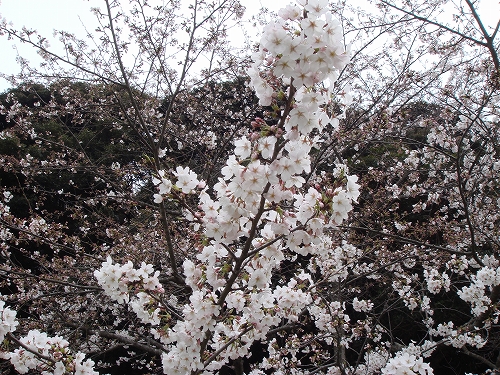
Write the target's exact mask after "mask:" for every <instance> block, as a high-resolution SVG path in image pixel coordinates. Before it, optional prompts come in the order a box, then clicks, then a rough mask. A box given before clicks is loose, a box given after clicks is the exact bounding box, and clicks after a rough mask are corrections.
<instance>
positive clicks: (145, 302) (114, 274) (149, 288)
mask: <svg viewBox="0 0 500 375" xmlns="http://www.w3.org/2000/svg"><path fill="white" fill-rule="evenodd" d="M159 274H160V272H159V271H155V270H154V269H153V266H152V265H150V264H146V263H144V262H142V264H141V267H140V268H139V269H135V268H134V265H133V263H132V262H131V261H128V262H127V263H125V264H123V265H120V264H117V263H113V260H112V259H111V257H110V256H108V258H107V260H106V262H104V263H102V266H101V268H100V269H99V270H96V271H94V276H95V278H96V279H97V282H98V283H99V285H101V286H102V288H103V289H104V293H105V294H106V295H108V296H109V297H110V298H111V299H113V300H114V301H116V302H118V303H121V304H123V303H128V304H129V305H130V306H131V308H132V310H133V311H134V312H135V313H136V314H137V316H138V317H139V318H140V319H141V320H142V322H144V323H152V324H159V323H160V317H159V313H160V308H159V307H158V306H157V300H156V299H155V298H154V295H155V294H156V295H157V294H159V293H163V287H162V285H161V284H160V282H159V280H158V276H159ZM131 295H132V297H130V296H131ZM151 307H153V308H151Z"/></svg>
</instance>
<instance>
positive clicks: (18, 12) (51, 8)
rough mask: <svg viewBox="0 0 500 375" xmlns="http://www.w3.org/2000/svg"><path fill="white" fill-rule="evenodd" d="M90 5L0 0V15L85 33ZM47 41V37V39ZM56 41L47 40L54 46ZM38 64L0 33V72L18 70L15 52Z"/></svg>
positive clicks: (280, 2) (99, 3)
mask: <svg viewBox="0 0 500 375" xmlns="http://www.w3.org/2000/svg"><path fill="white" fill-rule="evenodd" d="M241 2H242V4H243V5H244V6H245V7H246V8H247V11H246V16H250V15H252V14H256V13H257V12H258V10H259V9H260V7H261V4H263V5H265V6H266V7H267V8H269V9H270V10H272V11H278V10H279V9H280V8H282V7H283V6H286V4H289V3H290V2H293V0H272V1H269V0H260V1H259V0H241ZM92 7H103V0H0V17H2V18H5V19H6V20H7V21H10V22H12V23H13V25H14V26H15V27H16V28H20V27H22V26H27V27H30V28H33V29H36V30H37V31H38V32H39V33H40V34H42V35H44V36H45V35H46V36H47V37H52V34H53V30H54V29H57V30H66V31H70V32H73V33H74V34H76V35H77V36H81V37H83V36H84V35H85V27H84V26H83V25H85V26H86V27H87V28H88V29H89V30H90V31H91V30H93V28H95V25H96V23H95V20H94V16H93V15H92V14H91V12H90V8H92ZM48 39H49V40H50V38H48ZM55 44H56V43H51V45H55ZM14 45H15V46H16V47H15V48H17V51H19V54H20V55H21V56H23V57H25V58H28V60H29V61H31V62H33V63H35V62H37V63H36V64H37V65H38V62H39V61H40V59H39V58H38V57H37V55H36V52H35V51H34V49H33V48H32V47H28V46H23V45H22V44H19V43H14V41H9V40H7V38H6V37H5V36H0V51H1V53H0V72H2V73H5V74H13V73H17V72H18V71H19V68H18V65H17V63H16V56H17V52H16V49H14ZM8 87H9V85H8V83H7V81H6V80H4V79H2V78H0V92H2V91H4V90H6V89H7V88H8Z"/></svg>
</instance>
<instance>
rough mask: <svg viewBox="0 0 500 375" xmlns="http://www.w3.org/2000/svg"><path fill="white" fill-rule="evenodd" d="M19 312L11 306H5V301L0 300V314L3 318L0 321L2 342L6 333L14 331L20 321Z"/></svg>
mask: <svg viewBox="0 0 500 375" xmlns="http://www.w3.org/2000/svg"><path fill="white" fill-rule="evenodd" d="M16 315H17V313H16V312H15V311H14V310H11V309H10V308H9V307H7V306H5V302H4V301H0V316H1V317H2V320H1V321H0V342H2V341H3V340H4V338H5V335H7V333H9V332H14V331H15V330H16V327H17V326H18V324H19V322H18V321H17V319H16Z"/></svg>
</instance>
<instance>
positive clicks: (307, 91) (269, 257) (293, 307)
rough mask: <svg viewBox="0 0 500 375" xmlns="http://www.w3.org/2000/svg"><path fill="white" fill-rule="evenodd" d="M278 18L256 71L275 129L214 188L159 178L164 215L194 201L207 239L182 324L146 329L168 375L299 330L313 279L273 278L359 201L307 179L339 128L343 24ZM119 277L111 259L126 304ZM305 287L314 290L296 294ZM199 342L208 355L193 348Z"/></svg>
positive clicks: (196, 225)
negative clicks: (336, 89)
mask: <svg viewBox="0 0 500 375" xmlns="http://www.w3.org/2000/svg"><path fill="white" fill-rule="evenodd" d="M280 16H281V18H280V19H279V20H278V21H276V22H273V23H271V24H270V25H268V26H267V27H266V28H265V30H264V36H263V37H262V39H261V43H260V48H259V51H258V52H256V53H254V55H253V60H254V63H253V65H252V66H251V67H250V69H249V71H248V72H249V75H250V78H251V85H252V86H253V87H254V88H255V90H256V93H257V96H258V98H259V100H260V103H261V104H262V105H266V106H271V107H272V109H273V111H274V113H275V115H276V116H277V120H276V124H274V125H271V124H268V123H267V122H266V121H265V120H263V119H260V118H259V119H256V120H255V121H254V122H253V123H252V125H253V132H252V133H251V134H249V135H247V136H244V137H242V138H239V139H237V140H235V142H234V144H235V149H234V155H231V156H230V157H229V158H228V160H227V162H226V165H225V167H224V168H222V171H221V172H222V177H220V178H219V182H218V183H217V184H215V185H214V186H213V187H211V188H210V189H209V187H207V186H206V183H205V182H204V181H201V180H199V179H198V176H197V174H196V173H195V172H193V171H192V170H190V169H189V168H188V167H180V166H179V167H177V168H176V170H175V171H173V172H169V171H166V170H159V171H158V175H157V177H154V178H153V182H154V184H155V185H156V186H157V189H158V193H157V194H155V202H156V203H158V204H163V203H164V202H168V201H170V200H176V201H178V200H179V197H180V195H179V194H182V195H183V196H187V195H194V196H197V199H198V201H199V207H198V210H197V211H196V212H193V211H192V210H188V211H187V214H188V216H187V217H188V218H190V220H191V221H192V225H193V229H194V230H195V231H196V232H197V233H199V235H200V237H201V238H202V241H201V242H200V243H198V244H197V245H196V248H197V250H198V254H197V255H196V257H195V258H194V259H189V258H188V259H186V260H184V264H183V269H184V277H185V280H186V283H187V285H188V286H189V287H190V288H191V289H192V291H193V292H192V294H191V296H190V297H189V301H190V302H189V303H187V304H185V305H184V308H183V319H179V320H177V321H176V322H171V323H169V324H167V325H166V326H163V325H162V324H160V322H161V319H162V318H161V314H160V313H158V315H156V316H157V318H158V319H160V322H158V321H156V318H154V319H153V318H150V319H149V321H148V322H149V323H151V324H152V332H153V333H154V335H155V336H156V338H158V339H160V341H162V342H163V343H164V345H165V347H166V353H165V354H164V355H163V356H162V357H163V367H164V371H165V372H166V373H172V374H173V373H179V374H184V373H190V372H192V373H199V372H201V371H202V370H205V371H207V370H208V371H217V370H218V369H220V368H221V367H222V366H224V365H225V364H226V363H227V362H228V361H230V360H234V359H236V358H239V357H242V356H246V355H249V349H250V347H251V345H252V343H253V342H254V341H258V340H261V339H265V338H266V335H267V334H268V332H269V331H270V330H271V329H272V328H273V327H276V326H278V325H280V322H281V321H282V320H285V321H294V320H297V319H298V315H299V314H302V311H303V310H304V308H306V307H307V306H308V305H309V304H311V303H313V298H312V290H313V289H314V286H313V284H314V283H313V282H312V278H311V275H309V274H308V273H306V272H304V271H302V272H301V273H300V274H298V275H297V276H295V277H293V278H292V279H291V280H290V281H289V282H288V283H287V284H286V285H284V286H275V285H274V283H273V282H272V280H271V278H272V275H273V270H276V269H278V268H279V267H280V264H281V263H282V262H283V261H284V260H285V259H288V258H290V257H291V258H293V257H294V255H293V254H294V253H295V254H300V255H302V256H306V255H308V254H311V255H313V256H316V255H318V254H320V253H321V252H322V251H327V249H326V248H325V246H324V245H323V243H324V241H325V238H324V236H325V234H324V233H325V232H324V228H328V227H332V226H333V227H335V226H337V225H339V224H341V223H342V222H343V221H344V220H345V219H346V218H347V215H348V213H349V211H350V210H351V209H352V203H353V202H355V201H356V199H357V197H358V196H359V192H358V188H359V185H357V184H356V182H355V181H356V179H355V177H354V176H348V175H346V174H345V172H344V171H343V170H339V173H338V175H337V181H336V185H335V187H334V188H331V187H329V184H326V185H325V186H324V187H323V188H322V186H321V184H320V183H318V182H316V183H314V184H311V183H306V180H305V179H304V177H303V175H304V174H306V175H310V174H311V172H312V170H311V157H310V152H311V150H312V148H313V147H315V141H314V138H313V137H311V135H312V133H313V132H321V131H322V130H323V128H325V127H326V126H327V125H328V124H331V123H335V119H334V118H331V117H330V116H329V115H328V114H327V112H326V108H327V107H328V104H329V103H330V101H331V100H332V97H331V94H332V90H333V85H334V82H335V79H336V76H337V72H338V71H339V70H341V69H342V68H343V67H344V66H345V64H346V63H347V61H348V53H347V52H346V50H345V47H344V46H343V44H342V32H341V29H340V27H339V23H338V22H337V21H336V20H335V19H334V18H333V17H332V15H331V14H329V13H328V12H327V11H326V8H325V7H324V6H322V4H321V3H320V2H315V1H310V2H309V3H307V4H305V7H304V8H302V9H301V8H300V7H297V6H289V7H288V8H286V9H284V10H282V11H281V13H280ZM325 182H326V181H325ZM295 256H296V255H295ZM291 258H290V259H291ZM117 267H119V268H117ZM120 267H122V266H119V265H116V264H113V263H112V262H111V260H108V262H106V263H105V264H103V267H102V268H101V270H99V271H96V277H97V278H98V280H99V283H100V284H101V285H102V286H103V288H104V289H105V291H106V290H107V291H108V292H107V294H108V295H109V296H111V297H112V298H113V299H115V300H116V301H118V302H121V303H124V302H127V301H128V298H129V297H128V294H129V293H130V287H129V286H128V285H129V281H128V280H129V277H128V276H126V272H128V271H120V272H118V274H116V272H115V271H113V270H114V269H121V268H120ZM130 272H133V271H132V270H131V271H130ZM104 275H110V276H106V277H103V276H104ZM299 280H302V281H300V282H299ZM307 280H309V281H307ZM110 281H113V285H114V286H111V285H110V284H109V282H110ZM304 282H306V283H312V284H311V287H310V288H308V289H306V290H303V289H302V288H303V287H298V286H299V285H302V284H303V283H304ZM108 284H109V286H107V285H108ZM304 285H305V284H304ZM297 287H298V288H297ZM117 292H118V294H116V293H117ZM153 310H154V307H151V308H149V311H153ZM155 311H160V309H159V308H157V309H156V310H155ZM162 326H163V327H162ZM235 334H236V336H234V335H235ZM198 343H201V352H200V351H199V350H196V349H195V348H197V347H198V345H199V344H198Z"/></svg>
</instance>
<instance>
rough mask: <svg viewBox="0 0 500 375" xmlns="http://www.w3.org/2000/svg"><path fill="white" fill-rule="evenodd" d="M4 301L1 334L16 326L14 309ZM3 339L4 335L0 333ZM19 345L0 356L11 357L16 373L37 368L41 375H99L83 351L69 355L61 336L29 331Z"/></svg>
mask: <svg viewBox="0 0 500 375" xmlns="http://www.w3.org/2000/svg"><path fill="white" fill-rule="evenodd" d="M3 305H4V302H3V301H1V302H0V312H1V313H2V322H1V323H0V327H1V329H2V331H1V332H0V334H2V335H5V334H6V333H9V332H13V331H14V330H15V328H16V326H17V325H18V321H17V320H16V319H15V315H16V314H15V312H13V311H12V310H10V309H9V308H7V307H5V308H4V306H3ZM2 341H3V336H2ZM18 343H19V345H20V347H19V348H16V349H14V350H13V351H12V352H7V351H1V352H0V357H1V358H2V359H7V360H10V362H11V363H12V365H13V366H14V368H15V369H16V371H17V372H18V373H19V374H26V373H28V372H29V371H30V370H36V371H38V372H39V373H41V374H44V375H49V374H53V375H64V374H68V373H69V374H75V375H98V374H99V373H98V372H96V371H94V361H92V360H91V359H86V360H85V354H84V353H80V352H78V353H76V354H72V353H71V350H70V349H69V348H68V345H69V342H68V341H66V340H65V339H63V338H62V337H60V336H54V337H51V336H48V335H47V334H46V333H45V332H40V331H38V330H31V331H29V332H28V334H27V335H26V336H24V337H22V338H21V339H19V340H18Z"/></svg>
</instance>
